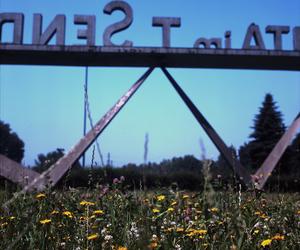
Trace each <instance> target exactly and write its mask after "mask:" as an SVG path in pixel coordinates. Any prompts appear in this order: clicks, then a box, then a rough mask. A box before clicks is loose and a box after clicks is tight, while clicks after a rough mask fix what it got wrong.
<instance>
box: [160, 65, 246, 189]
mask: <svg viewBox="0 0 300 250" xmlns="http://www.w3.org/2000/svg"><path fill="white" fill-rule="evenodd" d="M161 70H162V71H163V72H164V74H165V75H166V77H167V78H168V79H169V81H170V83H171V84H172V86H173V87H174V89H175V90H176V91H177V93H178V94H179V96H180V97H181V99H182V100H183V101H184V103H185V104H186V105H187V106H188V108H189V109H190V111H191V112H192V114H193V115H194V117H195V118H196V120H197V121H198V123H199V124H200V125H201V127H202V128H203V129H204V131H205V132H206V134H207V135H208V136H209V138H210V139H211V140H212V142H213V143H214V144H215V146H216V147H217V149H218V150H219V151H220V153H221V154H222V155H223V156H224V158H225V159H226V161H227V163H228V164H229V165H230V166H231V167H232V169H233V170H234V172H235V173H236V174H237V175H238V176H239V177H240V179H241V180H242V182H243V183H244V184H245V185H246V186H247V187H248V188H251V187H252V179H251V176H250V174H249V173H248V171H247V170H246V169H245V168H244V167H243V166H242V165H241V163H240V162H239V161H238V160H237V159H235V158H234V157H232V155H231V152H230V150H229V148H228V147H227V146H226V144H225V143H224V141H223V140H222V139H221V137H220V136H219V135H218V134H217V132H216V131H215V130H214V128H213V127H212V126H211V125H210V124H209V122H208V121H207V120H206V119H205V117H204V116H203V115H202V114H201V112H200V111H199V110H198V109H197V107H196V106H195V105H194V103H193V102H192V101H191V100H190V98H189V97H188V96H187V95H186V94H185V92H184V91H183V90H182V89H181V88H180V86H179V85H178V83H177V82H176V81H175V79H174V78H173V77H172V76H171V74H170V73H169V72H168V71H167V70H166V69H165V68H161Z"/></svg>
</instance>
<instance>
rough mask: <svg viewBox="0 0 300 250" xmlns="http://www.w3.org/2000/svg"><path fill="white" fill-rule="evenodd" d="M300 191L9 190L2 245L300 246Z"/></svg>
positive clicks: (116, 186) (118, 184) (119, 184)
mask: <svg viewBox="0 0 300 250" xmlns="http://www.w3.org/2000/svg"><path fill="white" fill-rule="evenodd" d="M299 197H300V196H299V193H293V194H278V193H276V194H266V193H261V194H257V193H253V192H241V191H239V190H227V191H218V192H216V191H213V190H212V189H206V190H204V191H201V192H188V191H184V190H176V189H175V190H174V189H172V188H170V189H168V188H165V189H162V188H161V189H158V190H151V191H145V190H129V189H127V188H126V186H124V183H123V179H122V178H120V179H117V180H115V181H114V182H113V183H111V184H110V185H108V184H107V185H97V186H96V187H93V188H85V189H80V188H76V189H72V188H66V187H65V188H64V189H63V190H50V189H49V190H46V191H45V192H43V193H32V194H19V195H9V194H8V193H7V192H2V193H1V195H0V199H1V204H2V206H1V211H0V249H116V250H117V249H118V250H125V249H177V250H179V249H300V199H299Z"/></svg>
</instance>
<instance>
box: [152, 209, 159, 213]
mask: <svg viewBox="0 0 300 250" xmlns="http://www.w3.org/2000/svg"><path fill="white" fill-rule="evenodd" d="M152 212H153V213H155V214H158V213H159V212H160V211H159V209H157V208H153V209H152Z"/></svg>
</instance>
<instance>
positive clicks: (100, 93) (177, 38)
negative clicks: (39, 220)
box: [0, 0, 300, 166]
mask: <svg viewBox="0 0 300 250" xmlns="http://www.w3.org/2000/svg"><path fill="white" fill-rule="evenodd" d="M109 2H110V1H94V0H89V1H78V0H72V1H71V0H60V1H57V0H43V1H40V0H26V1H21V0H0V10H1V12H22V13H24V14H25V34H24V43H31V37H32V15H33V13H42V14H43V17H44V22H45V23H49V22H50V21H51V20H52V19H53V17H54V16H55V15H56V14H65V15H66V17H67V33H66V44H70V45H72V44H80V43H82V41H79V40H77V39H76V30H77V29H78V28H79V27H78V26H76V25H74V24H73V16H74V14H91V15H96V18H97V22H96V45H99V46H101V45H102V44H103V41H102V34H103V32H104V30H105V28H106V27H107V26H108V25H110V24H112V23H114V22H116V21H118V20H120V19H122V17H123V14H122V13H121V12H114V13H113V14H112V15H105V14H104V13H103V8H104V6H105V5H106V4H107V3H109ZM127 2H128V3H129V4H130V5H131V7H132V9H133V11H134V21H133V24H132V25H131V26H130V28H129V29H127V30H125V31H123V32H121V33H118V34H116V35H115V36H113V41H114V42H115V43H116V44H118V43H122V42H123V41H124V40H125V39H127V40H131V41H133V43H134V46H157V47H160V46H161V43H162V41H161V29H160V28H156V27H152V25H151V24H152V17H153V16H166V17H181V27H180V28H173V29H172V31H171V46H172V47H192V46H193V44H194V42H195V40H196V39H197V38H199V37H207V38H210V37H223V36H224V32H225V31H227V30H231V32H232V47H233V48H241V47H242V44H243V40H244V37H245V34H246V30H247V27H248V26H249V25H250V24H251V23H252V22H254V23H256V24H258V25H259V26H260V29H261V31H262V34H263V39H264V42H265V44H266V47H267V49H273V37H272V35H270V34H266V33H265V32H264V30H265V27H266V26H267V25H288V26H290V28H291V29H292V28H293V27H295V26H300V11H299V10H300V1H298V0H290V1H281V0H272V1H270V0H264V1H260V0H254V1H239V0H229V1H221V0H219V1H202V0H189V1H180V0H172V1H171V0H164V1H158V0H152V1H127ZM9 34H10V30H9V28H8V29H6V30H5V33H4V38H5V39H8V38H7V36H9ZM283 48H284V49H285V50H292V32H290V33H289V34H287V35H284V36H283ZM145 70H146V69H145V68H108V67H93V68H89V100H90V108H91V112H92V116H93V120H94V122H96V121H98V120H99V119H100V117H101V116H102V115H103V114H105V112H106V111H107V110H108V109H109V108H110V107H111V106H112V105H113V104H114V103H115V102H116V101H117V99H118V98H119V97H120V96H121V95H122V94H123V93H124V92H125V91H126V90H127V89H128V88H129V87H130V86H131V85H132V84H133V83H134V82H135V81H136V80H137V79H138V78H139V77H140V75H141V74H142V73H143V72H145ZM84 72H85V69H84V68H83V67H48V66H6V65H1V66H0V90H1V91H0V120H4V121H5V122H7V123H9V124H10V125H11V127H12V129H13V130H14V131H15V132H16V133H17V134H18V135H19V136H20V137H21V138H22V139H23V140H24V142H25V157H24V160H23V163H24V164H26V165H30V164H33V162H34V159H36V156H37V154H39V153H47V152H49V151H52V150H54V149H56V148H58V147H60V148H65V149H66V151H68V150H69V149H70V148H71V147H72V146H73V145H74V144H75V143H77V141H78V140H79V139H80V138H81V136H82V130H83V129H82V127H83V86H84ZM170 72H171V73H172V75H173V76H174V78H175V79H176V80H177V81H178V83H179V84H180V85H181V86H182V88H183V89H184V90H185V91H186V93H187V94H188V95H189V96H190V98H191V99H192V101H193V102H194V103H195V104H196V106H197V107H198V108H199V109H200V111H201V112H202V113H203V114H204V115H205V117H206V118H207V119H208V121H209V122H210V123H211V124H212V125H213V126H214V128H215V129H216V131H217V132H218V133H219V134H220V135H221V137H222V138H223V139H224V141H225V143H226V144H228V145H231V144H232V145H234V146H235V147H236V148H238V147H239V146H240V145H242V144H243V143H244V142H245V141H247V140H248V136H249V134H250V133H251V126H252V125H253V118H254V116H255V114H257V113H258V109H259V107H260V106H261V103H262V101H263V98H264V95H265V94H266V93H272V94H273V96H274V99H275V101H276V102H277V105H278V107H279V110H280V111H281V112H282V113H283V115H284V122H285V124H286V125H289V124H290V123H291V122H292V120H293V119H294V118H295V116H296V114H297V113H298V112H299V110H300V73H299V72H289V71H254V70H215V69H170ZM146 133H149V154H148V160H149V161H157V162H159V161H161V160H162V159H167V158H171V157H173V156H183V155H186V154H193V155H195V156H196V157H197V158H199V157H200V155H201V152H200V146H199V140H200V139H201V140H202V141H203V143H204V145H205V148H206V156H207V157H208V158H213V159H215V158H217V156H218V152H217V150H216V148H215V147H214V145H213V144H212V142H210V140H209V139H208V137H207V136H206V135H205V133H204V131H203V130H202V128H201V127H200V126H199V125H198V123H197V122H196V120H195V119H194V118H193V116H192V115H191V114H190V112H189V111H188V109H187V108H186V107H185V105H184V104H183V103H182V101H181V99H180V98H179V96H177V94H176V93H175V91H174V90H173V89H172V87H171V85H170V84H169V82H168V81H167V79H166V78H165V76H164V75H163V74H162V73H161V71H160V70H159V69H156V70H155V71H154V72H153V73H152V75H151V76H150V77H149V78H148V79H147V81H146V82H145V83H144V85H143V86H142V87H141V89H139V91H138V92H137V93H136V95H135V96H134V97H133V98H132V99H131V100H130V102H129V103H128V104H127V105H126V107H125V108H124V109H123V110H122V111H121V112H120V114H119V115H118V116H117V117H116V118H115V120H114V121H113V122H112V123H111V124H110V126H109V127H108V128H107V129H106V130H105V131H104V133H103V134H102V135H101V136H100V137H99V143H100V146H101V149H102V152H103V155H104V156H105V159H106V155H107V154H108V152H110V154H111V158H112V160H113V162H114V164H115V165H117V166H119V165H122V164H125V163H128V162H134V163H141V162H143V155H144V138H145V134H146ZM90 156H91V151H88V152H87V157H88V160H87V163H89V161H90V160H89V159H90ZM96 161H97V162H99V157H98V155H97V156H96Z"/></svg>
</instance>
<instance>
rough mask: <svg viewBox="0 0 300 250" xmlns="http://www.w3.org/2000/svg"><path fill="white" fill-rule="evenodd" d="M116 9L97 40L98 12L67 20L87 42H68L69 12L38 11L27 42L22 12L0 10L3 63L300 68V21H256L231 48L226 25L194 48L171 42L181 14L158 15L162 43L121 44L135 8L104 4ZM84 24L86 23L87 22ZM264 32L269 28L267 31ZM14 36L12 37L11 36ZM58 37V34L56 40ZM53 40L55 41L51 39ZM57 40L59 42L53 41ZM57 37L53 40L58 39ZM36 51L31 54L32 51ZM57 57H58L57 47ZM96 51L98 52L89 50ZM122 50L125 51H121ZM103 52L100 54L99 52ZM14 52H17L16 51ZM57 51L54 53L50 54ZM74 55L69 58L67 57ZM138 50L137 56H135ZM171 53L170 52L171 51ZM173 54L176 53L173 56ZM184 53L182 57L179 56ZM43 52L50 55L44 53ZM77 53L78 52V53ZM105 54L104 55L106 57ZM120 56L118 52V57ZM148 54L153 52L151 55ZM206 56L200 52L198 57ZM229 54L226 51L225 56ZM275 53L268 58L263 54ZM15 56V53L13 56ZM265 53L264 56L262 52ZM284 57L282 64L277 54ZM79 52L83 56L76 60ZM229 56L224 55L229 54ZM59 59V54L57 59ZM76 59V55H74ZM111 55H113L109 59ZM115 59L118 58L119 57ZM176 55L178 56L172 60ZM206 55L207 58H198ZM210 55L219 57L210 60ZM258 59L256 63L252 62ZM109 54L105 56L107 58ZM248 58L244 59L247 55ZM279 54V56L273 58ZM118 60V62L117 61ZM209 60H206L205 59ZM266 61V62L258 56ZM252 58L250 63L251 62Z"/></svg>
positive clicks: (108, 9)
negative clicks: (269, 41)
mask: <svg viewBox="0 0 300 250" xmlns="http://www.w3.org/2000/svg"><path fill="white" fill-rule="evenodd" d="M114 11H121V12H123V14H124V18H123V19H122V20H120V21H118V22H116V23H113V24H111V25H109V26H108V27H106V28H105V30H104V31H103V38H102V43H103V44H102V45H101V41H98V40H96V36H95V33H96V16H95V15H74V17H73V19H72V20H70V21H69V20H68V23H69V22H71V23H72V25H80V26H78V29H77V34H76V37H75V38H76V39H78V40H84V41H85V42H84V44H83V45H69V44H68V45H66V44H65V41H66V31H67V30H66V23H67V18H66V16H65V15H62V14H58V15H56V16H54V17H53V19H52V20H51V22H50V23H48V24H46V25H45V24H44V23H43V16H42V14H39V13H37V14H33V27H32V40H31V44H24V43H23V37H24V25H26V21H25V17H24V14H23V13H7V12H6V13H0V52H1V54H2V55H1V57H0V63H2V64H5V63H7V64H23V63H24V59H26V60H27V63H26V64H55V65H106V66H170V67H217V68H232V67H233V68H235V67H236V68H253V67H254V68H258V69H260V68H261V69H265V68H266V69H273V68H274V67H275V69H289V70H299V68H300V65H299V56H300V26H296V27H290V26H285V25H268V26H266V27H265V29H264V32H263V30H262V29H261V28H260V27H259V26H258V25H256V24H254V23H252V24H250V25H249V27H248V28H247V30H246V31H245V37H244V41H243V44H242V45H241V48H232V46H231V39H232V36H231V35H232V33H231V31H225V32H224V36H222V37H212V38H211V37H210V38H208V37H199V38H198V39H196V40H195V41H194V44H191V47H190V48H172V46H171V30H172V29H173V28H179V27H180V26H181V18H180V17H153V18H152V26H153V27H154V28H160V29H161V31H162V47H146V48H145V47H135V46H134V41H132V40H130V38H128V40H125V41H123V42H121V43H120V44H115V43H113V42H112V36H113V35H114V34H116V33H118V32H122V31H123V30H125V29H127V28H129V27H130V26H131V25H132V23H133V10H132V8H131V6H130V5H129V4H128V3H126V2H124V1H112V2H109V3H108V4H107V5H106V6H105V7H104V9H103V12H104V14H107V15H111V14H112V13H113V12H114ZM7 24H10V25H12V26H13V29H12V32H11V33H12V34H5V35H6V39H5V42H4V41H3V40H4V39H3V35H4V34H3V30H4V27H5V25H7ZM83 26H84V28H83ZM264 33H265V34H264ZM263 35H267V36H272V37H273V48H272V49H266V46H265V43H264V36H263ZM287 35H289V36H290V37H291V39H292V41H293V50H286V49H285V48H283V44H282V37H283V36H287ZM7 37H10V40H7V39H8V38H7ZM54 39H55V40H54ZM51 41H52V44H51V45H49V43H50V42H51ZM54 41H55V42H54ZM53 42H54V44H53ZM29 52H35V53H32V57H31V59H30V60H28V59H29V58H28V55H29V54H28V53H29ZM55 52H56V54H55V57H56V56H58V58H55V59H56V60H55V61H56V62H54V60H53V56H54V53H55ZM92 52H93V54H94V55H93V57H91V56H90V55H89V56H88V55H87V53H88V54H90V53H92ZM120 53H123V54H125V55H123V56H121V55H120ZM100 54H101V55H100ZM12 55H14V56H13V57H12ZM51 55H52V58H51ZM67 55H68V56H70V58H69V59H67V58H65V57H66V56H67ZM131 55H134V56H135V60H132V58H130V56H131ZM170 55H171V56H170ZM174 55H176V56H175V57H174ZM178 55H179V56H180V57H177V56H178ZM228 55H231V56H233V57H234V56H235V57H236V56H239V58H238V59H239V60H237V59H234V58H232V59H233V62H232V63H230V62H227V63H226V57H227V56H228ZM42 56H44V57H45V56H46V57H45V58H44V59H43V58H42ZM74 56H75V57H74ZM103 56H104V57H103ZM114 56H116V57H114ZM145 56H149V57H148V58H146V57H145ZM199 56H201V58H200V57H199ZM224 56H225V57H224ZM245 56H252V59H250V61H252V63H250V61H249V60H248V61H247V60H246V61H245V62H246V63H241V62H240V59H243V58H245ZM266 56H270V57H273V58H272V59H271V61H270V62H273V63H272V65H271V64H270V65H269V66H267V64H269V60H268V59H267V60H266V59H264V57H266ZM9 57H11V58H9ZM261 57H262V58H261ZM276 57H279V58H280V60H281V65H277V66H276V63H277V62H279V61H277V60H276ZM76 58H78V59H79V58H80V62H79V60H75V61H74V59H76ZM224 58H225V59H224ZM57 59H58V60H57ZM70 59H71V60H70ZM107 59H109V60H107ZM115 59H116V60H117V61H115ZM174 59H176V60H177V62H171V60H174ZM199 59H201V61H202V62H200V61H199ZM211 59H213V60H215V59H217V60H220V61H219V62H215V63H212V62H209V61H210V60H211ZM253 59H254V60H255V61H256V60H257V65H255V63H253ZM104 60H105V61H106V62H105V63H104ZM243 60H244V59H243ZM273 60H275V61H273ZM114 61H115V62H114ZM203 61H205V63H203ZM258 61H261V62H258ZM249 63H250V64H249Z"/></svg>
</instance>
